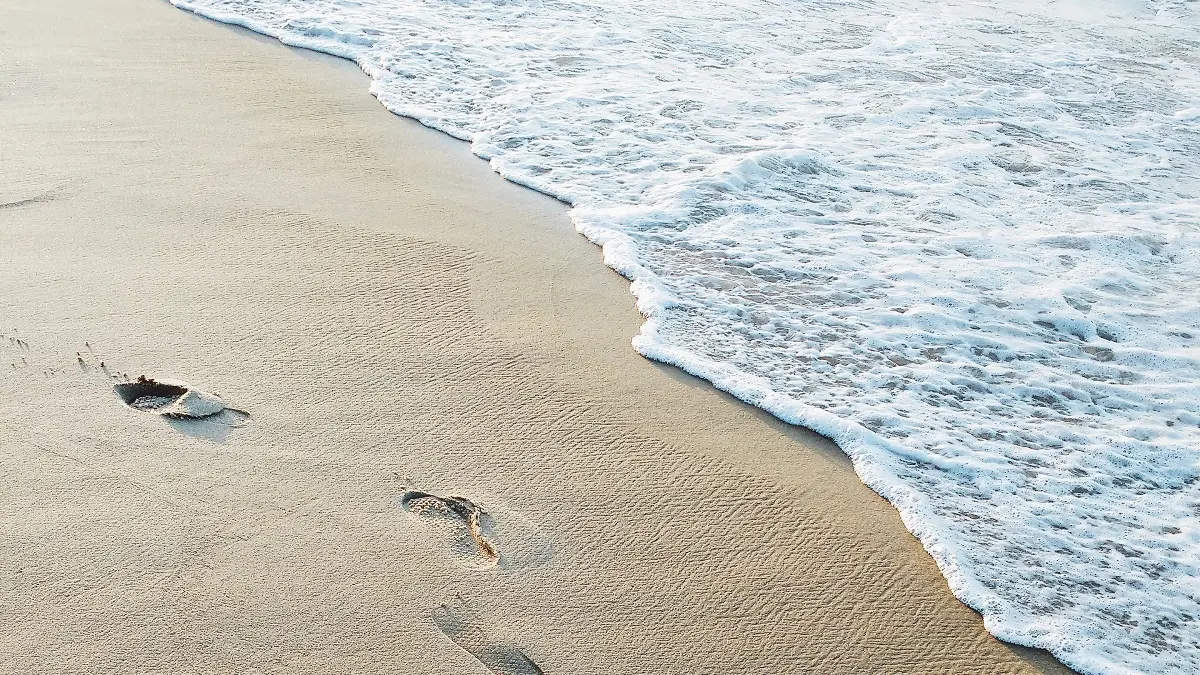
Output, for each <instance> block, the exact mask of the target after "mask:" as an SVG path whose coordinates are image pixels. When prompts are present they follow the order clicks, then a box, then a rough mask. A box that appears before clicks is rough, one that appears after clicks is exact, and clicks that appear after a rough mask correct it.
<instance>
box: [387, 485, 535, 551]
mask: <svg viewBox="0 0 1200 675" xmlns="http://www.w3.org/2000/svg"><path fill="white" fill-rule="evenodd" d="M400 507H401V508H402V509H404V510H405V511H406V512H407V513H408V514H409V516H411V517H412V518H413V519H415V520H417V521H419V522H420V523H421V524H423V525H424V526H425V527H427V528H428V529H430V530H431V531H432V532H433V533H434V534H436V535H437V536H438V538H440V539H442V540H443V541H444V542H445V544H446V546H447V548H449V549H450V552H451V554H452V555H454V556H455V557H456V558H458V559H459V561H460V562H462V563H463V564H464V565H466V566H467V567H470V568H472V569H488V568H492V567H497V566H499V567H501V568H517V567H532V566H535V565H540V564H542V563H544V562H545V561H546V560H549V558H550V556H551V555H552V553H553V549H552V547H551V545H550V540H549V539H548V538H547V537H546V536H545V535H543V534H542V533H541V531H540V530H538V528H537V527H536V526H534V525H533V524H532V523H530V522H529V521H528V520H526V519H525V518H523V517H521V516H519V515H517V514H515V513H511V512H508V511H501V512H500V513H499V514H497V516H493V514H492V513H490V512H489V511H487V510H485V509H484V508H483V507H482V506H480V505H479V504H478V503H476V502H475V501H472V500H470V499H468V498H466V497H459V496H454V495H451V496H447V497H443V496H440V495H435V494H432V493H429V492H422V491H420V490H409V491H407V492H405V493H404V495H403V496H401V497H400Z"/></svg>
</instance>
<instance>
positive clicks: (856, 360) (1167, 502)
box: [171, 0, 1200, 673]
mask: <svg viewBox="0 0 1200 675" xmlns="http://www.w3.org/2000/svg"><path fill="white" fill-rule="evenodd" d="M171 1H172V2H173V3H174V4H176V5H178V6H180V7H183V8H186V9H189V10H192V11H194V12H197V13H199V14H202V15H204V16H207V17H210V18H213V19H216V20H219V21H224V22H228V23H234V24H238V25H241V26H245V27H247V28H250V29H252V30H255V31H258V32H261V33H265V34H268V35H272V36H275V37H277V38H279V39H280V40H282V41H283V42H285V43H287V44H290V45H295V46H301V47H306V48H311V49H316V50H320V51H323V52H328V53H330V54H335V55H337V56H341V57H345V58H348V59H352V60H354V61H356V62H357V63H358V64H359V65H360V66H361V67H362V68H363V70H364V71H366V72H367V73H368V74H369V75H370V76H371V78H372V85H371V92H372V93H373V94H374V95H375V96H376V97H378V98H379V100H380V101H381V102H382V103H383V104H384V105H385V106H387V107H388V108H389V109H390V110H392V111H393V112H395V113H397V114H400V115H405V116H409V117H413V118H416V119H418V120H420V121H421V122H423V123H424V124H426V125H429V126H431V127H434V128H437V129H441V130H443V131H445V132H447V133H450V134H452V135H454V136H457V137H459V138H463V139H467V140H469V141H470V142H471V143H472V148H473V149H474V151H475V152H476V154H478V155H479V156H481V157H484V158H486V159H489V160H490V161H491V165H492V167H493V168H494V169H495V170H496V171H498V172H499V173H500V174H502V175H503V176H505V177H506V178H508V179H510V180H512V181H515V182H518V183H521V184H523V185H527V186H529V187H531V188H534V189H536V190H540V191H542V192H545V193H548V194H551V195H554V196H556V197H558V198H559V199H562V200H564V201H566V202H568V203H570V204H571V205H572V206H573V209H572V217H573V219H574V222H575V224H576V227H577V228H578V229H579V231H580V232H582V233H583V234H585V235H586V236H587V237H589V238H590V239H591V240H592V241H595V242H597V243H599V244H602V245H603V246H604V253H605V262H606V263H607V264H609V265H610V266H612V267H613V268H614V269H616V270H618V271H620V272H621V273H622V274H624V275H625V276H627V277H628V278H630V279H631V280H632V282H633V291H634V293H635V294H636V296H637V302H638V307H639V309H640V310H641V311H642V313H643V314H644V315H645V316H646V322H645V324H644V326H643V328H642V331H641V333H640V335H638V336H637V337H636V338H635V339H634V345H635V347H636V348H637V349H638V350H639V351H640V352H641V353H642V354H644V355H646V356H648V357H650V358H654V359H657V360H661V361H665V362H668V363H673V364H676V365H678V366H680V367H682V368H684V369H686V370H688V371H689V372H692V373H694V374H696V375H699V376H701V377H704V378H707V379H709V380H710V381H712V382H713V383H714V384H715V385H716V386H718V387H720V388H722V389H725V390H727V391H729V392H732V393H733V394H735V395H737V396H738V397H740V398H742V399H743V400H746V401H748V402H750V403H752V404H755V405H758V406H761V407H763V408H765V409H767V410H769V411H771V412H772V413H774V414H775V415H778V416H779V417H781V418H782V419H784V420H787V421H789V422H792V423H795V424H800V425H804V426H808V427H811V428H813V429H816V430H817V431H820V432H822V433H825V434H827V435H829V436H831V437H832V438H833V439H834V440H835V441H837V443H838V444H839V445H840V446H841V447H842V448H843V449H844V450H845V451H846V452H847V453H848V454H849V455H850V456H851V458H853V460H854V463H855V467H856V469H857V471H858V473H859V475H860V476H861V477H862V478H863V480H864V481H865V482H866V483H867V484H868V485H870V486H871V487H872V488H874V489H875V490H876V491H878V492H879V493H880V494H882V495H883V496H884V497H886V498H887V499H888V500H890V501H891V502H892V503H893V504H895V506H896V507H897V508H898V509H899V511H900V513H901V515H902V516H903V518H904V521H905V523H906V524H907V526H908V527H909V529H910V530H912V531H913V532H914V533H915V534H916V535H917V536H918V537H920V539H921V541H922V543H923V544H924V545H925V547H926V549H927V550H928V551H929V552H930V553H931V554H932V555H933V557H934V559H935V560H936V561H937V563H938V565H939V566H940V567H941V569H942V571H943V573H944V574H945V575H946V578H947V579H948V580H949V583H950V586H951V588H952V589H953V590H954V592H955V594H956V595H957V596H958V597H959V598H961V599H962V600H963V601H964V602H966V603H967V604H969V605H971V606H972V607H974V608H976V609H977V610H979V611H980V612H981V613H982V614H983V615H984V619H985V623H986V626H987V628H988V630H990V631H991V632H992V633H994V634H995V635H996V636H998V637H1000V638H1002V639H1005V640H1009V641H1012V642H1016V643H1020V644H1024V645H1030V646H1037V647H1043V648H1046V649H1049V650H1050V651H1052V652H1053V653H1054V654H1055V655H1056V656H1058V657H1059V658H1060V659H1062V660H1063V661H1064V662H1066V663H1067V664H1069V665H1071V666H1073V667H1075V668H1077V669H1079V670H1081V671H1083V672H1086V673H1125V672H1158V673H1193V672H1200V570H1198V565H1200V525H1198V524H1197V523H1198V521H1197V518H1198V516H1200V485H1198V482H1197V481H1198V480H1200V464H1198V460H1200V290H1198V289H1200V9H1198V8H1197V3H1195V2H1187V1H1186V0H1160V1H1153V0H1128V1H1108V2H1103V1H1102V2H1092V1H1088V0H1064V1H1061V2H1057V3H1054V2H1050V3H1046V2H1021V1H1014V2H999V1H997V0H984V1H982V2H971V3H968V2H956V1H952V2H945V3H940V4H931V3H924V2H915V1H913V0H878V1H875V2H872V1H867V0H846V1H835V0H795V1H792V2H772V1H770V0H723V1H718V2H711V3H694V2H672V1H670V0H666V1H664V2H655V3H646V2H635V1H633V0H606V1H605V2H603V3H601V2H583V1H577V2H571V1H565V0H564V1H555V0H493V1H483V0H423V1H422V0H411V1H408V2H401V1H399V0H171Z"/></svg>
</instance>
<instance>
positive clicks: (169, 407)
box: [113, 375, 250, 421]
mask: <svg viewBox="0 0 1200 675" xmlns="http://www.w3.org/2000/svg"><path fill="white" fill-rule="evenodd" d="M113 391H114V392H116V394H117V396H118V397H119V398H120V399H121V400H122V401H124V402H125V405H127V406H129V407H130V408H133V409H134V410H140V411H141V412H146V413H152V414H155V415H162V416H163V417H166V418H168V419H173V420H212V419H215V418H217V417H218V416H222V417H227V418H229V419H228V421H240V420H244V419H246V418H248V417H250V413H247V412H246V411H244V410H238V409H236V408H231V407H229V406H228V405H226V404H225V401H222V400H221V397H220V396H217V395H216V394H210V393H208V392H206V391H201V390H199V389H195V388H193V387H191V386H189V385H188V384H186V383H184V382H175V381H172V380H154V379H151V378H148V377H146V376H144V375H143V376H140V377H138V379H136V380H133V381H131V382H120V383H118V384H115V385H113Z"/></svg>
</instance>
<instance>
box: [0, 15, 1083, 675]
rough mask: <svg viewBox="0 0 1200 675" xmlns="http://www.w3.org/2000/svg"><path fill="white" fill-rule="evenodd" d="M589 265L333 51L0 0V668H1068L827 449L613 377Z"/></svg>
mask: <svg viewBox="0 0 1200 675" xmlns="http://www.w3.org/2000/svg"><path fill="white" fill-rule="evenodd" d="M599 258H600V256H599V251H598V250H597V249H596V248H594V247H593V246H591V245H590V244H588V243H587V242H586V241H584V240H583V239H582V238H580V237H579V236H578V235H576V234H575V233H574V232H573V231H572V230H571V227H570V225H569V223H568V220H567V217H566V209H565V207H564V206H562V205H561V204H558V203H556V202H554V201H552V200H550V199H548V198H545V197H542V196H540V195H537V194H534V193H532V192H530V191H528V190H525V189H522V188H520V187H517V186H514V185H511V184H508V183H505V182H504V181H503V180H502V179H500V178H499V177H497V176H496V175H494V174H492V173H491V172H490V171H489V169H488V167H487V165H486V164H485V163H484V162H482V161H480V160H478V159H476V158H474V157H472V156H471V155H470V154H469V152H468V149H467V147H466V146H465V145H464V144H462V143H459V142H457V141H454V140H452V139H450V138H447V137H444V136H442V135H440V134H437V133H435V132H432V131H429V130H427V129H424V128H422V127H420V126H419V125H417V124H416V123H414V122H411V121H408V120H402V119H399V118H396V117H393V116H392V115H390V114H388V113H387V112H386V111H384V109H383V108H382V107H381V106H379V105H378V103H377V102H375V101H374V99H372V98H370V97H369V95H368V94H367V81H366V78H365V76H363V75H362V74H361V73H359V72H358V71H357V70H356V69H355V68H354V67H353V65H351V64H347V63H342V62H336V61H334V60H332V59H329V58H328V57H322V56H318V55H315V54H311V53H307V52H301V51H297V50H291V49H288V48H285V47H283V46H280V45H278V44H276V43H273V42H270V41H268V40H265V39H262V38H257V37H254V36H252V35H250V34H248V33H246V32H245V31H240V30H235V29H231V28H228V27H225V26H221V25H219V24H215V23H210V22H207V21H205V20H202V19H199V18H197V17H194V16H192V15H189V14H187V13H184V12H182V11H179V10H177V9H174V8H172V7H170V6H169V5H168V4H166V3H164V2H158V1H156V0H110V1H106V2H98V1H93V0H63V1H61V2H28V1H27V0H0V298H2V299H3V303H2V305H0V334H2V335H3V337H0V357H2V358H0V369H2V370H0V517H2V518H3V536H2V538H0V625H2V626H3V631H0V671H2V672H5V673H17V672H20V673H84V672H103V673H115V672H122V673H190V672H196V673H234V672H237V673H244V672H297V673H317V672H321V673H325V672H330V673H333V672H352V671H353V672H363V673H373V672H379V673H392V672H407V673H418V674H420V673H472V674H486V673H488V672H493V673H506V674H508V673H511V674H526V675H527V674H528V673H535V672H539V670H538V668H537V667H535V666H533V665H531V664H532V663H534V662H536V663H537V664H539V666H538V667H540V672H544V673H546V674H547V675H551V674H579V675H582V674H588V673H595V674H604V675H612V674H618V673H630V674H634V673H638V674H642V673H680V674H696V673H722V674H731V673H756V674H760V673H761V674H775V673H809V672H813V673H817V672H819V673H835V672H845V673H868V672H870V673H881V672H892V673H898V672H961V673H968V672H969V673H996V672H1036V671H1039V670H1042V669H1048V670H1051V671H1054V670H1056V669H1057V668H1059V666H1057V665H1056V664H1055V662H1053V661H1052V660H1051V659H1049V658H1047V657H1045V656H1044V655H1042V654H1040V653H1035V652H1030V651H1027V650H1022V649H1018V648H1013V647H1010V646H1007V645H1005V644H1003V643H1001V642H999V641H997V640H995V639H994V638H992V637H991V636H989V635H988V634H987V633H986V632H985V631H984V629H983V625H982V622H981V621H980V619H979V617H978V616H977V615H975V614H974V613H973V612H971V611H970V610H969V609H967V608H966V607H964V606H963V605H961V604H960V603H959V602H958V601H956V600H955V599H954V598H953V597H952V596H951V594H950V592H949V590H948V589H947V587H946V584H945V582H944V581H943V580H942V578H941V576H940V575H939V573H938V570H937V568H936V567H935V565H934V563H933V562H932V560H931V559H930V558H929V557H928V556H927V555H926V554H925V553H924V552H923V551H922V550H921V548H920V546H919V545H918V543H917V541H916V540H915V539H914V538H913V537H912V536H910V535H909V534H908V533H907V532H906V531H905V530H904V528H903V526H902V525H901V523H900V520H899V518H898V517H897V515H896V514H895V512H894V511H893V510H892V509H891V507H890V506H889V505H888V504H887V503H886V502H884V501H883V500H881V499H880V498H879V497H877V496H876V495H875V494H874V493H872V492H871V491H870V490H868V489H867V488H865V487H864V486H863V485H861V484H860V483H859V481H858V480H857V478H856V477H855V475H854V473H853V471H852V469H851V467H850V465H849V463H848V461H847V460H846V459H845V458H844V457H843V456H842V455H841V454H840V453H839V452H838V451H837V449H836V448H835V447H834V446H833V445H832V444H831V443H829V442H828V441H826V440H824V439H822V438H820V437H818V436H816V435H814V434H811V433H807V432H804V431H803V430H798V429H794V428H789V427H787V426H786V425H783V424H781V423H779V422H777V421H775V420H773V419H772V418H769V417H768V416H766V415H765V414H762V413H761V412H759V411H757V410H755V409H753V408H751V407H749V406H745V405H742V404H739V403H737V402H736V401H733V400H732V399H730V398H728V397H726V396H724V395H722V394H719V393H717V392H715V391H713V390H712V389H710V388H709V387H708V386H707V385H706V384H704V383H703V382H700V381H698V380H695V379H692V378H690V377H687V376H685V375H682V374H681V373H680V372H678V371H676V370H673V369H671V368H666V367H662V366H659V365H656V364H653V363H650V362H647V361H645V360H643V359H641V358H640V357H638V356H637V355H636V354H635V353H634V352H633V350H632V349H631V348H630V346H629V338H630V337H631V336H632V335H633V334H634V333H635V332H636V330H637V327H638V322H639V318H640V317H638V316H637V314H636V312H635V311H634V310H633V302H632V297H631V296H630V295H629V294H628V293H627V290H626V288H627V284H626V283H625V281H624V280H622V279H621V278H619V277H617V276H616V275H615V274H613V273H612V272H611V271H609V270H607V269H606V268H604V267H603V266H602V265H601V264H600V261H599ZM85 343H86V344H85ZM76 352H79V357H77V356H76ZM80 361H82V362H83V363H80ZM101 361H103V362H104V364H105V367H104V369H101V367H100V363H101ZM105 371H107V372H105ZM120 373H127V374H128V375H130V376H135V375H138V374H142V373H147V374H154V373H157V374H162V375H169V376H174V377H178V378H182V379H185V380H187V381H189V382H192V383H193V384H195V385H197V386H201V387H204V388H207V389H209V390H210V391H216V392H219V393H220V394H221V395H222V396H223V397H224V398H225V399H226V400H227V401H229V402H231V403H232V404H235V405H237V406H238V407H242V408H245V409H247V410H249V411H250V412H251V414H252V418H251V419H250V420H249V421H248V422H247V423H246V424H245V425H244V426H242V427H240V428H234V427H233V426H231V425H230V424H227V423H225V422H226V421H222V420H218V421H209V422H173V421H169V420H166V419H163V418H161V417H158V416H155V415H152V414H146V413H142V412H138V411H136V410H133V409H130V408H127V407H124V406H123V405H122V404H121V402H120V400H119V399H117V397H116V396H115V395H114V393H113V391H112V385H113V382H114V381H115V380H113V378H112V375H119V374H120ZM410 490H417V491H421V492H424V493H428V495H431V496H426V495H423V494H421V493H411V494H408V497H407V498H404V496H405V494H406V493H408V491H410ZM450 495H461V496H463V497H465V498H466V499H467V500H468V501H456V500H451V499H442V498H441V497H448V496H450ZM472 530H474V532H473V531H472ZM476 535H478V536H479V537H482V540H483V541H484V542H486V546H481V545H480V543H479V542H478V541H477V539H476ZM487 547H494V548H495V549H496V551H497V552H498V554H499V562H498V563H497V562H494V561H493V560H492V559H491V556H489V555H488V554H487V551H486V548H487Z"/></svg>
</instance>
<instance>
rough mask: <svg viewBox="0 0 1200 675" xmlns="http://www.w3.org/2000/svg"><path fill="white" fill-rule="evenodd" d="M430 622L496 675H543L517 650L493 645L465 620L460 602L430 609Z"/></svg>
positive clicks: (473, 625) (480, 630) (475, 626)
mask: <svg viewBox="0 0 1200 675" xmlns="http://www.w3.org/2000/svg"><path fill="white" fill-rule="evenodd" d="M433 623H434V625H436V626H437V627H438V628H439V629H440V630H441V631H442V632H443V633H445V634H446V637H448V638H450V640H451V641H452V642H454V644H456V645H458V646H459V647H461V648H462V649H463V651H465V652H467V653H468V654H470V655H471V656H474V657H475V659H476V660H478V661H479V662H480V663H482V664H483V665H484V666H486V667H487V669H488V670H490V671H491V672H492V673H494V674H495V675H544V673H543V672H542V669H541V668H540V667H538V665H537V664H536V663H534V662H533V659H531V658H529V657H528V656H526V655H525V652H523V651H521V649H519V648H517V647H512V646H508V645H502V644H495V643H493V642H492V641H491V640H489V639H488V636H487V634H486V633H484V631H483V629H482V628H480V627H479V626H478V625H477V624H476V623H475V622H473V621H471V620H470V619H469V618H468V612H467V611H466V607H465V606H464V605H463V603H461V602H457V601H456V602H452V603H443V604H442V605H440V606H438V608H437V609H435V610H433Z"/></svg>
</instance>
